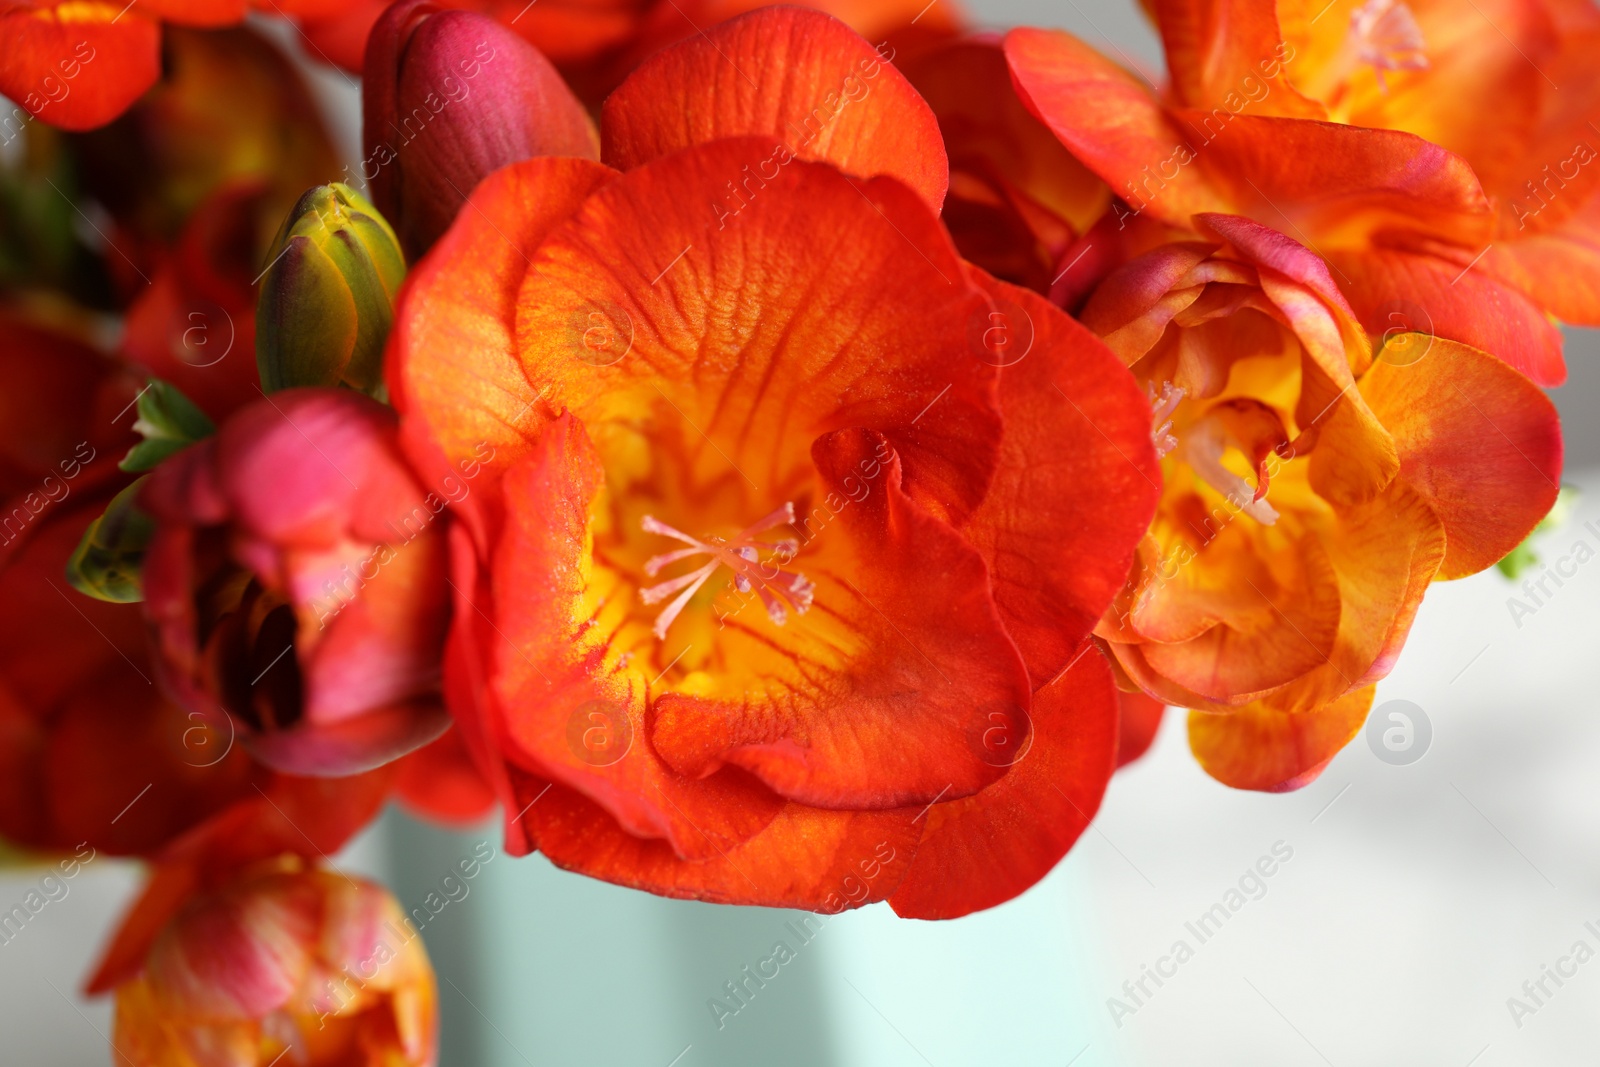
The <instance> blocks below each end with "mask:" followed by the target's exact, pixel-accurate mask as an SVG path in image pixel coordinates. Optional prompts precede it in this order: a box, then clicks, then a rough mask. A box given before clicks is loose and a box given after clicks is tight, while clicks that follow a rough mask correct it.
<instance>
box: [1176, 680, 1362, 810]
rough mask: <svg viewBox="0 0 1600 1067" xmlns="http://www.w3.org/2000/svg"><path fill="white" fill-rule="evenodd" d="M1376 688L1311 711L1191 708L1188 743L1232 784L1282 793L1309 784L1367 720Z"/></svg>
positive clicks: (1253, 706) (1209, 767) (1255, 707)
mask: <svg viewBox="0 0 1600 1067" xmlns="http://www.w3.org/2000/svg"><path fill="white" fill-rule="evenodd" d="M1374 692H1375V690H1374V688H1373V687H1371V686H1368V687H1367V688H1365V689H1358V690H1356V691H1355V692H1353V693H1351V694H1350V695H1349V696H1346V697H1342V698H1341V699H1339V700H1336V701H1334V702H1333V703H1332V704H1326V705H1324V706H1322V707H1320V708H1318V709H1316V710H1315V711H1302V712H1283V711H1274V710H1272V709H1270V708H1265V707H1261V706H1260V705H1256V704H1251V705H1248V706H1246V707H1242V708H1236V709H1235V710H1233V711H1229V712H1223V713H1214V712H1204V711H1191V712H1190V713H1189V747H1190V749H1191V750H1193V752H1194V756H1195V759H1197V760H1199V761H1200V766H1202V767H1204V768H1205V771H1206V773H1207V774H1209V775H1211V777H1213V778H1215V779H1216V780H1217V781H1219V782H1221V783H1223V784H1224V785H1230V786H1232V787H1233V788H1235V789H1255V790H1260V791H1262V792H1268V793H1286V792H1289V791H1291V790H1295V789H1300V788H1302V787H1304V786H1307V785H1310V784H1311V783H1312V782H1314V781H1315V780H1316V779H1317V776H1318V775H1320V774H1321V773H1322V772H1323V769H1324V768H1326V767H1327V766H1328V762H1329V761H1330V760H1332V759H1333V757H1334V756H1337V755H1338V754H1339V750H1340V749H1342V748H1344V746H1345V745H1347V744H1349V743H1350V740H1351V738H1353V737H1355V736H1356V734H1357V733H1359V732H1360V730H1361V724H1362V723H1364V722H1366V721H1367V711H1368V710H1369V709H1370V708H1371V707H1372V696H1373V693H1374Z"/></svg>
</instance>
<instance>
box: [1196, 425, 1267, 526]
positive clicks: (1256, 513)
mask: <svg viewBox="0 0 1600 1067" xmlns="http://www.w3.org/2000/svg"><path fill="white" fill-rule="evenodd" d="M1229 448H1235V449H1238V450H1239V451H1240V452H1244V453H1245V454H1247V455H1248V454H1249V453H1248V451H1247V450H1246V448H1245V446H1244V444H1243V443H1242V442H1241V441H1239V439H1238V438H1237V437H1236V436H1235V435H1234V434H1233V433H1232V432H1230V431H1229V429H1228V427H1227V426H1225V425H1224V424H1223V422H1222V420H1221V419H1218V418H1216V417H1214V416H1206V417H1204V418H1201V419H1197V420H1196V421H1195V423H1194V424H1193V425H1192V426H1190V427H1189V429H1188V432H1187V433H1186V434H1185V435H1184V441H1183V453H1182V456H1183V459H1184V460H1185V461H1186V462H1187V463H1188V464H1189V468H1190V469H1191V470H1193V471H1194V473H1195V474H1196V475H1197V476H1198V477H1199V478H1200V479H1201V480H1202V481H1203V482H1205V483H1206V484H1207V485H1209V486H1211V488H1213V489H1215V490H1216V491H1217V492H1219V493H1221V494H1222V495H1223V496H1225V497H1227V498H1228V503H1229V504H1231V505H1232V506H1233V507H1235V508H1238V509H1239V510H1240V511H1241V512H1243V513H1244V514H1246V515H1248V516H1250V517H1251V518H1252V519H1254V520H1256V521H1257V522H1259V523H1260V524H1261V525H1263V526H1271V525H1272V524H1273V523H1275V522H1277V521H1278V512H1277V509H1276V508H1274V507H1273V506H1272V505H1271V504H1269V503H1267V501H1266V499H1265V498H1266V494H1267V470H1266V467H1265V465H1262V466H1261V467H1260V468H1259V469H1258V481H1259V484H1258V485H1255V486H1252V485H1251V484H1250V482H1249V481H1248V480H1247V479H1245V478H1243V477H1241V476H1240V475H1238V474H1235V473H1234V472H1233V471H1231V470H1229V469H1228V468H1227V466H1225V465H1224V464H1223V462H1222V458H1223V456H1224V455H1225V454H1226V453H1227V451H1228V449H1229Z"/></svg>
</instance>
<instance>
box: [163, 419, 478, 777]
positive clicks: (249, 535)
mask: <svg viewBox="0 0 1600 1067" xmlns="http://www.w3.org/2000/svg"><path fill="white" fill-rule="evenodd" d="M450 484H451V485H452V486H455V485H457V484H458V483H457V481H456V480H455V479H452V480H451V483H450ZM139 504H140V507H142V508H143V509H144V510H145V511H146V512H147V513H148V514H149V515H150V516H151V517H152V518H153V519H154V522H155V531H154V533H153V534H152V535H151V538H150V543H149V547H148V549H147V550H146V553H145V559H144V567H143V581H144V610H145V616H146V618H147V619H148V620H149V621H150V623H151V625H152V627H153V629H154V632H155V638H156V652H157V670H158V671H159V673H160V675H161V680H162V681H163V682H164V683H165V685H166V687H167V689H168V690H169V691H170V692H171V693H172V694H173V696H174V698H175V699H177V700H178V701H179V702H180V703H181V704H182V705H183V706H184V708H185V709H186V710H188V711H191V712H194V713H196V714H199V715H211V714H214V713H215V711H216V709H217V708H219V707H220V708H222V709H223V710H224V711H226V712H227V713H228V714H229V715H230V716H232V718H233V721H234V724H235V726H236V728H237V731H238V736H239V739H240V741H241V742H242V743H243V744H244V745H245V747H246V748H248V749H249V751H250V752H251V754H252V755H254V756H255V757H256V758H257V759H258V760H260V761H261V762H262V763H265V764H267V765H268V766H270V767H273V768H274V769H277V770H281V771H284V772H286V773H289V774H300V775H317V776H332V777H337V776H340V775H348V774H354V773H356V772H359V771H364V770H368V769H370V768H373V767H377V766H380V765H382V764H384V763H388V762H390V761H391V760H394V759H398V758H399V757H400V756H403V755H405V754H406V753H408V752H411V751H414V750H415V749H417V748H420V747H421V746H423V745H425V744H427V743H428V742H429V741H432V740H433V739H434V738H436V737H438V736H439V735H440V734H442V733H443V732H444V731H445V729H446V728H447V727H448V726H449V723H450V719H449V716H448V715H447V714H446V712H445V709H444V699H443V689H442V678H441V658H442V655H443V650H444V641H445V634H446V631H447V629H448V627H449V622H450V610H449V585H448V581H447V578H446V558H445V545H446V534H447V530H446V529H445V527H446V525H447V523H448V521H449V519H448V516H447V515H446V514H445V499H444V497H442V496H440V495H438V494H437V493H429V492H426V491H424V489H423V488H422V486H420V485H419V484H418V483H417V481H416V478H415V477H414V475H413V474H412V473H411V470H410V468H409V467H408V466H407V464H406V462H405V460H404V458H403V457H402V456H401V454H400V447H399V441H398V427H397V419H396V416H395V413H394V412H393V411H392V410H391V409H390V408H388V407H385V406H384V405H382V404H379V403H377V402H376V401H374V400H372V399H371V398H369V397H364V396H361V395H360V394H357V393H354V392H351V391H349V390H347V389H291V390H286V391H284V392H282V393H280V394H277V395H275V396H270V397H266V398H258V399H257V401H256V402H255V403H254V404H251V405H248V406H246V407H244V408H242V409H240V410H239V411H238V412H236V413H235V414H234V415H233V417H232V418H230V419H229V420H228V421H226V422H224V423H223V424H222V426H221V428H220V429H219V430H218V431H217V433H216V435H215V436H214V437H208V438H206V439H205V440H203V441H200V442H198V443H197V444H194V445H192V446H190V447H189V448H187V449H185V450H184V451H182V452H179V453H178V454H176V455H174V456H172V457H171V458H170V459H168V460H167V461H166V462H164V463H163V464H162V465H161V466H159V467H157V468H156V469H155V470H154V471H153V472H152V473H151V474H150V476H149V479H148V481H147V482H146V485H145V488H144V490H143V492H142V493H141V494H140V497H139Z"/></svg>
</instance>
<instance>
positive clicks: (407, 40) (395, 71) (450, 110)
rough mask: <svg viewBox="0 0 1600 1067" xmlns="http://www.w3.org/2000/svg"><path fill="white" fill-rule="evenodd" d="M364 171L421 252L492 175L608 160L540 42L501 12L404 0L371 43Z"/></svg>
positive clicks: (415, 252) (413, 252) (378, 199)
mask: <svg viewBox="0 0 1600 1067" xmlns="http://www.w3.org/2000/svg"><path fill="white" fill-rule="evenodd" d="M361 132H362V141H363V142H364V148H365V151H366V158H365V159H364V160H363V161H362V163H361V175H362V178H363V179H365V180H366V181H368V182H370V183H371V185H370V191H371V194H372V199H373V202H374V203H376V204H377V205H378V206H379V208H381V209H382V210H383V212H384V214H386V215H387V216H388V217H389V218H390V219H392V220H393V221H394V224H395V228H396V229H397V230H398V231H399V233H400V238H401V242H402V246H403V247H404V248H405V251H406V254H407V255H408V256H410V257H411V258H412V259H416V258H417V257H418V256H420V255H421V254H422V253H423V252H424V251H426V250H427V249H428V247H429V246H430V245H432V244H433V242H434V241H436V240H438V238H439V236H440V235H441V234H443V233H444V231H445V230H446V229H448V228H449V226H450V223H451V221H452V220H454V218H455V215H456V211H457V209H459V208H460V207H461V205H462V203H463V202H465V200H466V198H467V194H468V193H470V192H472V190H473V187H474V186H476V185H477V184H478V182H479V181H480V180H482V178H483V177H484V176H485V175H487V174H489V173H490V172H491V171H494V170H498V169H499V168H500V167H503V166H505V165H506V164H507V163H515V162H517V161H518V160H522V159H530V158H532V157H534V156H581V157H583V158H585V159H598V158H600V146H599V139H598V137H597V135H596V133H595V129H594V123H593V122H592V121H591V120H590V118H589V115H588V113H587V112H586V111H585V110H584V109H583V105H582V104H581V103H579V102H578V99H577V97H575V96H574V95H573V94H572V90H571V89H569V88H567V84H566V83H565V82H564V81H562V80H561V75H560V74H559V73H557V71H556V69H555V67H554V66H553V65H552V64H551V63H550V61H549V60H548V59H546V58H545V57H544V54H543V53H541V52H540V51H539V50H538V49H537V48H535V47H533V46H532V45H531V44H528V43H527V42H526V41H524V40H523V39H522V38H521V37H519V36H517V34H516V33H515V32H514V31H513V30H511V29H509V28H507V27H505V26H502V25H501V24H500V23H498V22H496V21H495V20H494V19H492V18H489V17H488V16H486V15H480V14H478V13H476V12H471V11H449V10H445V9H443V8H442V7H440V6H439V5H438V4H435V3H432V2H431V0H401V2H400V3H397V4H394V5H393V6H391V7H390V8H389V10H388V11H386V12H385V13H384V15H383V17H382V18H380V19H379V20H378V22H377V24H376V25H375V26H374V27H373V28H372V36H371V37H369V38H368V40H367V55H366V68H365V71H364V76H363V88H362V131H361Z"/></svg>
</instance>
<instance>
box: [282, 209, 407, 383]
mask: <svg viewBox="0 0 1600 1067" xmlns="http://www.w3.org/2000/svg"><path fill="white" fill-rule="evenodd" d="M271 256H272V259H271V260H270V266H268V268H267V271H266V274H265V276H264V277H263V278H262V280H261V296H260V298H259V300H258V302H257V304H256V364H257V366H258V368H259V369H260V371H261V386H262V388H263V389H265V390H266V391H267V392H269V393H270V392H273V391H275V390H278V389H288V388H292V387H294V386H304V385H347V386H350V387H351V388H353V389H359V390H361V391H362V392H365V393H374V394H375V393H377V392H378V391H379V390H380V389H381V388H382V384H383V345H384V342H385V341H386V340H387V339H388V337H389V325H390V323H391V322H392V321H393V319H394V299H395V294H396V293H397V292H398V291H399V289H400V283H401V281H403V280H404V279H405V274H406V264H405V257H404V256H403V255H402V254H401V252H400V243H399V241H397V240H396V239H395V235H394V231H393V230H391V229H390V228H389V224H388V223H387V222H386V221H384V218H383V216H382V215H380V214H378V210H377V209H376V208H374V207H373V206H372V205H371V204H369V203H367V201H366V200H364V199H363V198H362V197H361V196H359V195H357V194H356V193H355V192H354V191H353V190H351V189H350V188H349V187H348V186H345V185H342V184H340V183H339V182H332V183H330V184H328V185H319V186H317V187H316V188H314V189H311V190H310V191H309V192H307V193H306V194H305V195H304V196H302V197H301V198H300V200H299V201H298V202H297V203H296V204H295V206H294V209H293V210H292V211H291V212H290V213H289V217H288V219H286V220H285V221H284V224H283V228H282V229H281V230H279V231H278V238H277V240H276V241H274V242H273V246H272V251H271Z"/></svg>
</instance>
